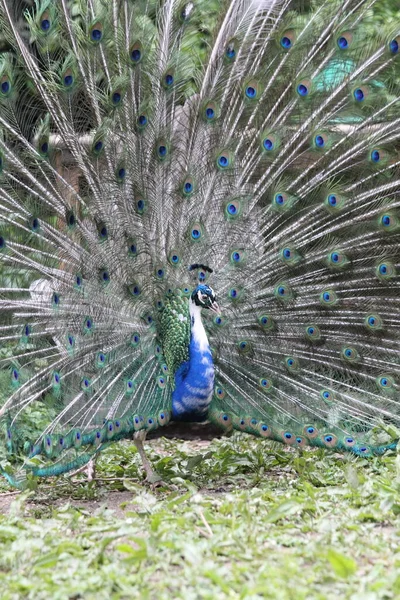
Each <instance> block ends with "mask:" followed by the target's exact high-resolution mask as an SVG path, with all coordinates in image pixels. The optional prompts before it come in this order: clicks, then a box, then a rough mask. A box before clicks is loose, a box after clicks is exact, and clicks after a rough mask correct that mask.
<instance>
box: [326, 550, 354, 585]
mask: <svg viewBox="0 0 400 600" xmlns="http://www.w3.org/2000/svg"><path fill="white" fill-rule="evenodd" d="M328 560H329V562H330V563H331V566H332V568H333V570H334V571H335V574H336V575H337V576H338V577H340V578H341V579H348V578H349V577H351V576H352V575H354V574H355V572H356V571H357V563H356V561H355V560H353V559H352V558H350V557H349V556H344V554H340V553H339V552H336V550H333V549H330V550H328Z"/></svg>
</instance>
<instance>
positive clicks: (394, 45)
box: [389, 36, 400, 54]
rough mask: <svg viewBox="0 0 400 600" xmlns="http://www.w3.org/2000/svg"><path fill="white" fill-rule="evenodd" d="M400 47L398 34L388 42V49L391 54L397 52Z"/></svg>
mask: <svg viewBox="0 0 400 600" xmlns="http://www.w3.org/2000/svg"><path fill="white" fill-rule="evenodd" d="M399 48H400V36H398V37H396V38H394V39H393V40H390V42H389V50H390V53H391V54H398V53H399Z"/></svg>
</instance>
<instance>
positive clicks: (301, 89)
mask: <svg viewBox="0 0 400 600" xmlns="http://www.w3.org/2000/svg"><path fill="white" fill-rule="evenodd" d="M296 91H297V93H298V95H299V96H301V97H303V98H305V97H306V96H308V94H309V91H310V89H309V86H308V85H307V83H305V82H301V83H299V84H298V85H297V88H296Z"/></svg>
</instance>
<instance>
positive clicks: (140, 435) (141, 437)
mask: <svg viewBox="0 0 400 600" xmlns="http://www.w3.org/2000/svg"><path fill="white" fill-rule="evenodd" d="M145 439H146V431H144V430H141V431H136V432H135V434H134V436H133V443H134V444H135V446H136V448H137V451H138V452H139V454H140V458H141V459H142V464H143V468H144V470H145V471H146V481H148V482H149V483H152V484H161V485H163V481H162V479H161V477H160V476H159V475H158V474H157V473H156V472H155V471H154V469H153V467H152V466H151V463H150V461H149V459H148V458H147V456H146V452H145V450H144V447H143V442H144V441H145Z"/></svg>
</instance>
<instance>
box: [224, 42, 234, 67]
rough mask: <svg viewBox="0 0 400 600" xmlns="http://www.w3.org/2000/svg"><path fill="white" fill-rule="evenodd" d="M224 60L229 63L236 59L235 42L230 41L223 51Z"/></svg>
mask: <svg viewBox="0 0 400 600" xmlns="http://www.w3.org/2000/svg"><path fill="white" fill-rule="evenodd" d="M225 58H226V59H227V60H228V61H229V62H231V61H233V60H234V59H235V58H236V50H235V40H230V41H229V42H228V44H227V46H226V49H225Z"/></svg>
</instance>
